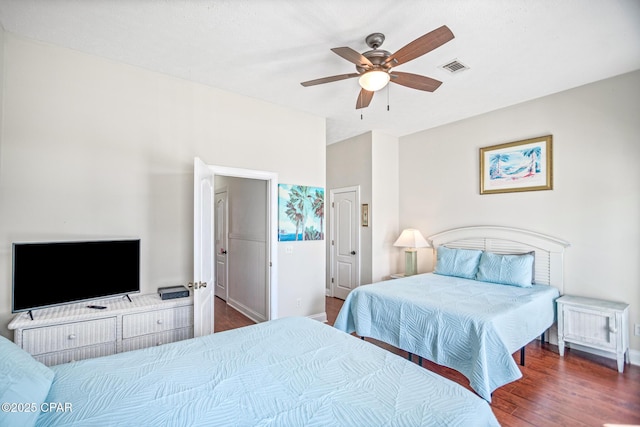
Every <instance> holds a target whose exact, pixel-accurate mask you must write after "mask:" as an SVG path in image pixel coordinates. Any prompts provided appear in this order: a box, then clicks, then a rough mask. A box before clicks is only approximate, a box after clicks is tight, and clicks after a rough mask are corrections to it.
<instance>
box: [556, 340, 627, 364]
mask: <svg viewBox="0 0 640 427" xmlns="http://www.w3.org/2000/svg"><path fill="white" fill-rule="evenodd" d="M565 345H566V346H567V347H570V348H572V349H574V350H579V351H584V352H585V353H591V354H595V355H596V356H601V357H606V358H607V359H612V360H616V356H615V354H614V353H611V352H608V351H602V350H599V349H597V348H591V347H585V346H582V345H580V344H575V343H566V344H565ZM629 361H630V362H631V364H632V365H636V366H640V351H638V350H629Z"/></svg>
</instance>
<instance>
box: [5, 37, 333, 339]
mask: <svg viewBox="0 0 640 427" xmlns="http://www.w3.org/2000/svg"><path fill="white" fill-rule="evenodd" d="M3 45H4V55H3V60H4V69H3V88H4V93H3V106H4V126H3V128H2V135H1V138H2V139H1V144H2V145H1V146H0V153H1V157H0V162H1V163H0V218H1V221H0V325H1V327H2V330H1V333H2V334H3V335H6V336H9V333H8V331H7V329H6V325H7V323H8V322H9V320H10V318H11V314H10V310H11V242H14V241H29V240H49V239H81V238H82V239H84V238H94V237H96V238H97V237H118V236H136V237H140V238H141V240H142V248H141V252H142V260H141V263H142V264H141V270H142V271H141V280H142V291H143V292H155V291H156V289H157V288H158V287H159V286H166V285H176V284H184V283H186V282H188V281H189V279H190V277H191V274H192V273H191V271H192V268H193V267H192V251H193V248H192V245H193V237H192V235H193V157H194V156H199V157H201V158H202V159H203V161H205V162H206V163H208V164H212V165H220V166H228V167H237V168H245V169H255V170H263V171H270V172H276V173H278V178H279V180H280V181H281V182H287V183H295V184H300V185H311V186H319V187H322V186H324V183H325V148H326V145H325V144H326V142H325V121H324V119H322V118H319V117H314V116H310V115H307V114H303V113H300V112H295V111H291V110H288V109H284V108H281V107H278V106H275V105H272V104H267V103H264V102H261V101H257V100H254V99H251V98H247V97H243V96H238V95H235V94H230V93H228V92H223V91H220V90H217V89H214V88H211V87H207V86H203V85H199V84H195V83H191V82H187V81H183V80H179V79H175V78H172V77H168V76H165V75H162V74H158V73H154V72H150V71H147V70H143V69H139V68H135V67H131V66H128V65H124V64H121V63H117V62H113V61H109V60H104V59H101V58H97V57H93V56H89V55H85V54H81V53H78V52H75V51H71V50H68V49H63V48H58V47H55V46H51V45H46V44H42V43H38V42H34V41H30V40H25V39H23V38H20V37H17V36H15V35H13V34H10V33H5V34H4V44H3ZM291 159H304V161H292V160H291ZM278 252H279V254H278V255H279V258H278V259H279V270H278V271H279V276H278V281H279V300H278V308H279V312H278V315H279V316H288V315H291V314H301V315H312V314H318V313H324V289H325V287H324V270H325V246H324V242H316V244H309V245H306V247H305V250H304V251H298V252H296V254H294V255H293V256H289V257H284V256H283V254H282V247H281V246H280V247H279V250H278ZM43 280H46V272H45V273H44V274H43ZM51 285H52V286H57V285H58V284H55V283H52V284H51ZM299 297H304V299H305V300H306V301H308V303H307V304H305V305H303V307H301V308H296V307H295V304H293V305H292V304H291V302H292V301H295V299H296V298H299Z"/></svg>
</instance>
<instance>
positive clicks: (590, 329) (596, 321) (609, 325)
mask: <svg viewBox="0 0 640 427" xmlns="http://www.w3.org/2000/svg"><path fill="white" fill-rule="evenodd" d="M556 303H557V304H558V350H559V353H560V356H564V346H565V343H567V342H569V343H575V344H580V345H583V346H585V347H591V348H595V349H599V350H604V351H607V352H612V353H615V355H616V360H617V362H618V372H623V371H624V363H625V361H626V362H627V363H629V304H625V303H622V302H613V301H605V300H600V299H594V298H585V297H576V296H570V295H564V296H562V297H560V298H558V299H557V300H556Z"/></svg>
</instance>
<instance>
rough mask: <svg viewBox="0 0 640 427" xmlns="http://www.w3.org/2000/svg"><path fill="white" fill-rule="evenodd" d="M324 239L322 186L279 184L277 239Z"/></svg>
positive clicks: (294, 240) (297, 240)
mask: <svg viewBox="0 0 640 427" xmlns="http://www.w3.org/2000/svg"><path fill="white" fill-rule="evenodd" d="M309 240H324V188H322V187H310V186H306V185H292V184H278V241H279V242H302V241H309Z"/></svg>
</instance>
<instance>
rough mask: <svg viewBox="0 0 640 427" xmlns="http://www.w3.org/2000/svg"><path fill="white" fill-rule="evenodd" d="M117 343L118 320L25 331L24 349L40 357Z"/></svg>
mask: <svg viewBox="0 0 640 427" xmlns="http://www.w3.org/2000/svg"><path fill="white" fill-rule="evenodd" d="M109 342H113V343H115V342H116V318H115V317H108V318H106V319H98V320H89V321H86V322H74V323H66V324H64V325H54V326H46V327H41V328H36V329H25V330H24V331H23V332H22V348H24V349H25V350H26V351H27V352H29V353H31V354H33V355H38V354H44V353H51V352H54V351H61V350H67V349H72V348H78V347H86V346H91V345H96V344H103V343H109Z"/></svg>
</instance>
